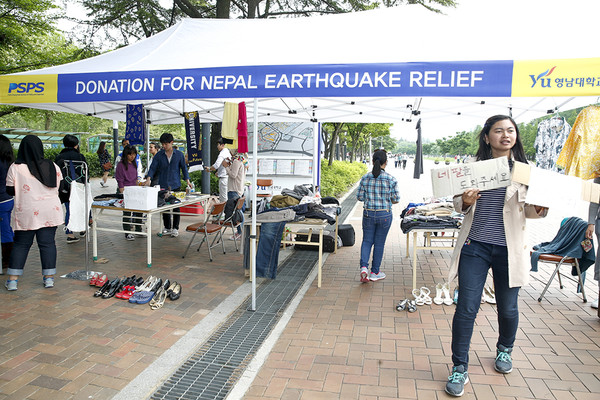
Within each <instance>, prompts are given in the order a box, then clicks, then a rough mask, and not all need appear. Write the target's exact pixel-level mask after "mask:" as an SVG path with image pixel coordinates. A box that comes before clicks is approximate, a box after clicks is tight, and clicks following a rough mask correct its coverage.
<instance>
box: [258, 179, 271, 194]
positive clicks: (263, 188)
mask: <svg viewBox="0 0 600 400" xmlns="http://www.w3.org/2000/svg"><path fill="white" fill-rule="evenodd" d="M256 186H257V188H256V197H259V198H262V197H264V198H267V199H268V198H269V197H273V179H256Z"/></svg>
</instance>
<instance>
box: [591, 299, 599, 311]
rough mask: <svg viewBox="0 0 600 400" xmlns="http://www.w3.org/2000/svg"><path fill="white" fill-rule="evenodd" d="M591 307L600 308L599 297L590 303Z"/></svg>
mask: <svg viewBox="0 0 600 400" xmlns="http://www.w3.org/2000/svg"><path fill="white" fill-rule="evenodd" d="M590 307H592V308H593V309H595V310H597V309H598V299H596V300H594V301H592V303H591V304H590Z"/></svg>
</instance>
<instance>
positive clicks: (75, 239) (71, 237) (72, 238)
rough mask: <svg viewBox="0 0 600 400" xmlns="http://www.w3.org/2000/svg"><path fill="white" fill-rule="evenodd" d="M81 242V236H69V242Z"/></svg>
mask: <svg viewBox="0 0 600 400" xmlns="http://www.w3.org/2000/svg"><path fill="white" fill-rule="evenodd" d="M77 242H79V238H78V237H75V236H67V243H77Z"/></svg>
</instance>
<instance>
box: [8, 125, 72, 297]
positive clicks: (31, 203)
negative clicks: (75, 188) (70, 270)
mask: <svg viewBox="0 0 600 400" xmlns="http://www.w3.org/2000/svg"><path fill="white" fill-rule="evenodd" d="M61 180H62V173H61V172H60V168H58V166H57V165H56V164H54V163H53V162H52V161H50V160H46V159H44V149H43V146H42V141H41V140H40V138H39V137H37V136H34V135H27V136H25V138H23V140H22V141H21V144H20V145H19V152H18V153H17V159H16V161H15V162H14V164H12V165H11V166H10V168H9V169H8V174H7V176H6V192H7V193H8V194H10V195H14V196H15V208H14V210H15V212H14V215H15V225H14V230H15V238H14V247H13V252H12V255H11V258H10V264H9V267H8V271H7V273H8V275H9V277H8V280H7V281H6V283H5V284H4V286H5V287H6V289H7V290H17V279H18V277H19V276H21V275H23V268H24V267H25V262H26V261H27V255H28V254H29V249H30V248H31V245H32V244H33V239H34V238H35V239H36V241H37V244H38V248H39V249H40V259H41V262H42V276H43V283H44V287H46V288H51V287H54V275H55V274H56V243H55V241H54V236H55V235H56V227H57V226H58V225H61V224H62V223H63V222H64V218H63V212H62V207H61V204H60V199H59V198H58V185H59V182H60V181H61Z"/></svg>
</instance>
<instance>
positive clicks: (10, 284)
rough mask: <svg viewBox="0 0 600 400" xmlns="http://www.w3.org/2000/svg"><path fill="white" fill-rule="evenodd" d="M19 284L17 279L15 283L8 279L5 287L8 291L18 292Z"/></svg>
mask: <svg viewBox="0 0 600 400" xmlns="http://www.w3.org/2000/svg"><path fill="white" fill-rule="evenodd" d="M17 282H18V280H17V279H15V280H14V281H11V280H10V279H7V280H6V282H4V287H5V288H6V290H8V291H13V290H17Z"/></svg>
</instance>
